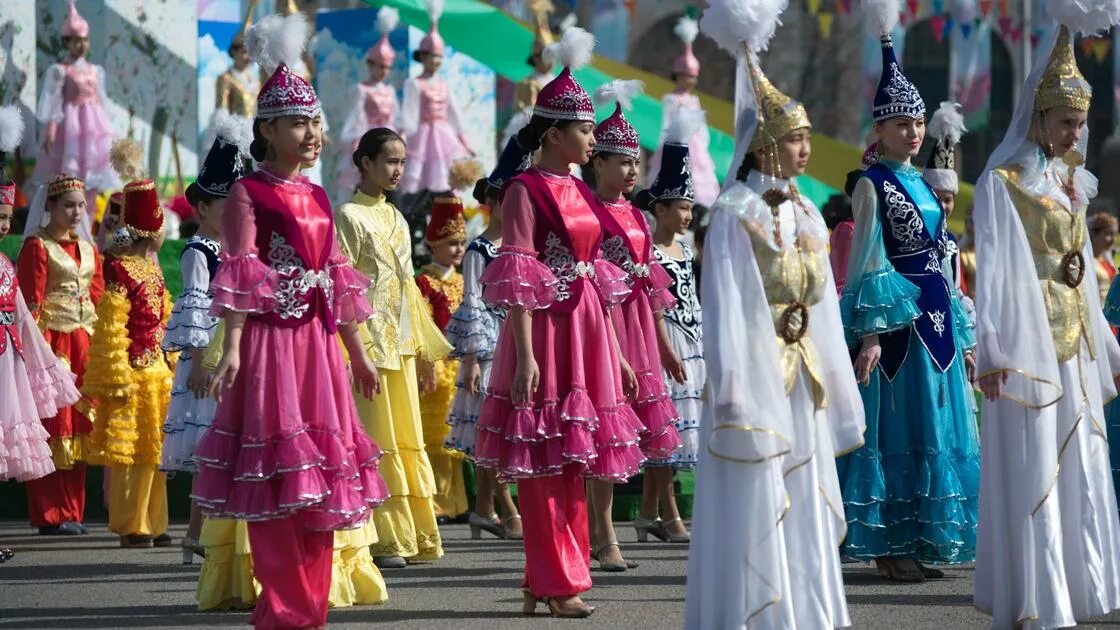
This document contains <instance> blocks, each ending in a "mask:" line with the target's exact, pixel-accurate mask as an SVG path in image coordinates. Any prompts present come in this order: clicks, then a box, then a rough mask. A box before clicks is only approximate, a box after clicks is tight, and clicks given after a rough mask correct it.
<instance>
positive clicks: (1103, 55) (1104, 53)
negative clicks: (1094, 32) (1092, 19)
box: [1093, 37, 1112, 63]
mask: <svg viewBox="0 0 1120 630" xmlns="http://www.w3.org/2000/svg"><path fill="white" fill-rule="evenodd" d="M1093 39H1094V40H1096V41H1094V42H1093V57H1094V58H1096V60H1097V63H1102V62H1104V60H1105V59H1107V58H1108V51H1109V50H1110V49H1111V48H1112V40H1110V39H1108V38H1107V37H1094V38H1093Z"/></svg>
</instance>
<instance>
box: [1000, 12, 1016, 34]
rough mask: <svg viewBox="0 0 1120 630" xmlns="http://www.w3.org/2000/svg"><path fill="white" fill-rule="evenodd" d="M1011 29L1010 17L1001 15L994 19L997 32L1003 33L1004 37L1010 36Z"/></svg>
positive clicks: (1012, 25)
mask: <svg viewBox="0 0 1120 630" xmlns="http://www.w3.org/2000/svg"><path fill="white" fill-rule="evenodd" d="M1013 27H1014V24H1013V23H1012V21H1011V16H1010V15H1001V16H999V18H998V19H996V28H998V29H999V32H1000V33H1003V35H1004V36H1005V37H1010V36H1011V29H1012V28H1013Z"/></svg>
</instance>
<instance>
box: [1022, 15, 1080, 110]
mask: <svg viewBox="0 0 1120 630" xmlns="http://www.w3.org/2000/svg"><path fill="white" fill-rule="evenodd" d="M1092 96H1093V90H1092V88H1091V87H1089V82H1088V81H1086V80H1085V77H1084V76H1083V75H1082V74H1081V70H1079V69H1078V68H1077V60H1076V59H1075V58H1074V56H1073V37H1072V36H1071V35H1070V32H1069V29H1068V28H1066V27H1065V26H1062V27H1061V30H1060V31H1058V41H1057V42H1056V43H1055V44H1054V49H1053V50H1051V51H1050V59H1049V60H1048V61H1047V62H1046V70H1045V72H1043V74H1042V80H1041V81H1039V83H1038V89H1037V90H1036V91H1035V94H1034V111H1036V112H1044V111H1046V110H1049V109H1053V108H1055V107H1069V108H1071V109H1076V110H1078V111H1083V112H1087V111H1089V101H1090V100H1091V99H1092Z"/></svg>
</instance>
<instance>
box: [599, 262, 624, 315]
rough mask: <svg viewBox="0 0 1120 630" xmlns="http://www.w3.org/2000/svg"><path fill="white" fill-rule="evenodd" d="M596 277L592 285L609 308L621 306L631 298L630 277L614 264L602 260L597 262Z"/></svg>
mask: <svg viewBox="0 0 1120 630" xmlns="http://www.w3.org/2000/svg"><path fill="white" fill-rule="evenodd" d="M594 265H595V276H594V277H593V278H592V283H593V284H594V285H595V290H596V291H598V293H599V299H600V300H602V301H603V304H605V305H607V306H614V305H616V304H621V303H622V302H624V301H625V300H626V298H628V297H630V294H631V293H632V291H633V289H631V287H630V276H629V275H627V273H626V272H625V271H623V270H622V269H621V268H619V267H618V266H617V265H615V264H614V263H611V262H608V261H606V260H604V259H602V258H598V259H596V260H595V263H594Z"/></svg>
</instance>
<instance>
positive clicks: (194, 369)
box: [187, 356, 210, 399]
mask: <svg viewBox="0 0 1120 630" xmlns="http://www.w3.org/2000/svg"><path fill="white" fill-rule="evenodd" d="M187 389H188V390H190V391H191V392H193V393H194V397H195V398H199V399H201V398H206V397H207V396H209V395H210V375H209V374H208V373H207V372H206V368H205V367H203V365H202V359H201V358H200V357H195V356H191V372H190V374H188V375H187Z"/></svg>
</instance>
